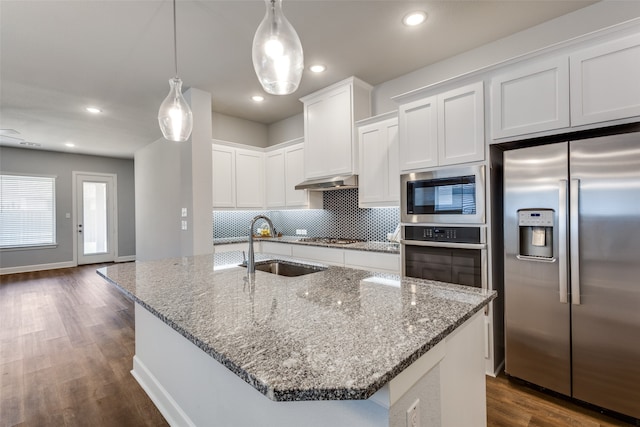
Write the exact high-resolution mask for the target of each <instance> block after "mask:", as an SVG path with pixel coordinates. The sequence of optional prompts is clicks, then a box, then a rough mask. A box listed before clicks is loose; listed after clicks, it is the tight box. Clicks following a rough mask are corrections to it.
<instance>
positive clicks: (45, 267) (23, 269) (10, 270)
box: [0, 261, 77, 276]
mask: <svg viewBox="0 0 640 427" xmlns="http://www.w3.org/2000/svg"><path fill="white" fill-rule="evenodd" d="M76 266H77V264H76V263H75V262H73V261H65V262H54V263H50V264H36V265H21V266H19V267H5V268H0V276H2V275H4V274H15V273H29V272H32V271H42V270H55V269H58V268H71V267H76Z"/></svg>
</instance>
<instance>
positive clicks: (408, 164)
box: [398, 96, 438, 172]
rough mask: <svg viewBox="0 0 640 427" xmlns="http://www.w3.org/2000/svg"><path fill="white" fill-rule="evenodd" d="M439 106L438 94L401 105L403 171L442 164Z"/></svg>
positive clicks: (401, 165) (399, 118) (399, 117)
mask: <svg viewBox="0 0 640 427" xmlns="http://www.w3.org/2000/svg"><path fill="white" fill-rule="evenodd" d="M436 108H437V99H436V97H435V96H431V97H429V98H425V99H421V100H418V101H413V102H410V103H408V104H403V105H401V106H400V107H399V108H398V120H399V134H400V170H401V171H403V172H404V171H410V170H416V169H424V168H429V167H433V166H437V165H438V142H437V141H438V113H437V110H436Z"/></svg>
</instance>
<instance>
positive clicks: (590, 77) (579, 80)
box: [570, 34, 640, 126]
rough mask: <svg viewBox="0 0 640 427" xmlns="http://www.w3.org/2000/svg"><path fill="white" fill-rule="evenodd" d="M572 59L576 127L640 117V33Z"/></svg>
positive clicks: (586, 51)
mask: <svg viewBox="0 0 640 427" xmlns="http://www.w3.org/2000/svg"><path fill="white" fill-rule="evenodd" d="M570 58H571V124H572V125H573V126H578V125H584V124H590V123H598V122H604V121H609V120H615V119H621V118H626V117H633V116H640V81H639V79H640V34H635V35H633V36H629V37H624V38H621V39H618V40H614V41H611V42H608V43H603V44H600V45H597V46H594V47H591V48H588V49H584V50H581V51H578V52H575V53H573V54H571V56H570Z"/></svg>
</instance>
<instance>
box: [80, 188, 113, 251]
mask: <svg viewBox="0 0 640 427" xmlns="http://www.w3.org/2000/svg"><path fill="white" fill-rule="evenodd" d="M82 201H83V208H82V211H83V221H84V223H83V224H82V235H83V236H84V254H85V255H91V254H101V253H106V252H108V248H107V184H106V183H104V182H83V183H82Z"/></svg>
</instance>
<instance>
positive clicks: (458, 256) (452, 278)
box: [402, 225, 488, 289]
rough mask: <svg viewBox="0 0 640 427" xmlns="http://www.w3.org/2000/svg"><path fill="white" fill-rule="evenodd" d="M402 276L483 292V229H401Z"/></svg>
mask: <svg viewBox="0 0 640 427" xmlns="http://www.w3.org/2000/svg"><path fill="white" fill-rule="evenodd" d="M402 235H403V239H402V275H403V276H404V277H415V278H419V279H426V280H437V281H441V282H448V283H455V284H459V285H465V286H472V287H476V288H482V289H487V280H488V278H487V242H486V228H485V227H484V226H478V227H448V226H445V227H440V226H431V225H404V226H403V233H402Z"/></svg>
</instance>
